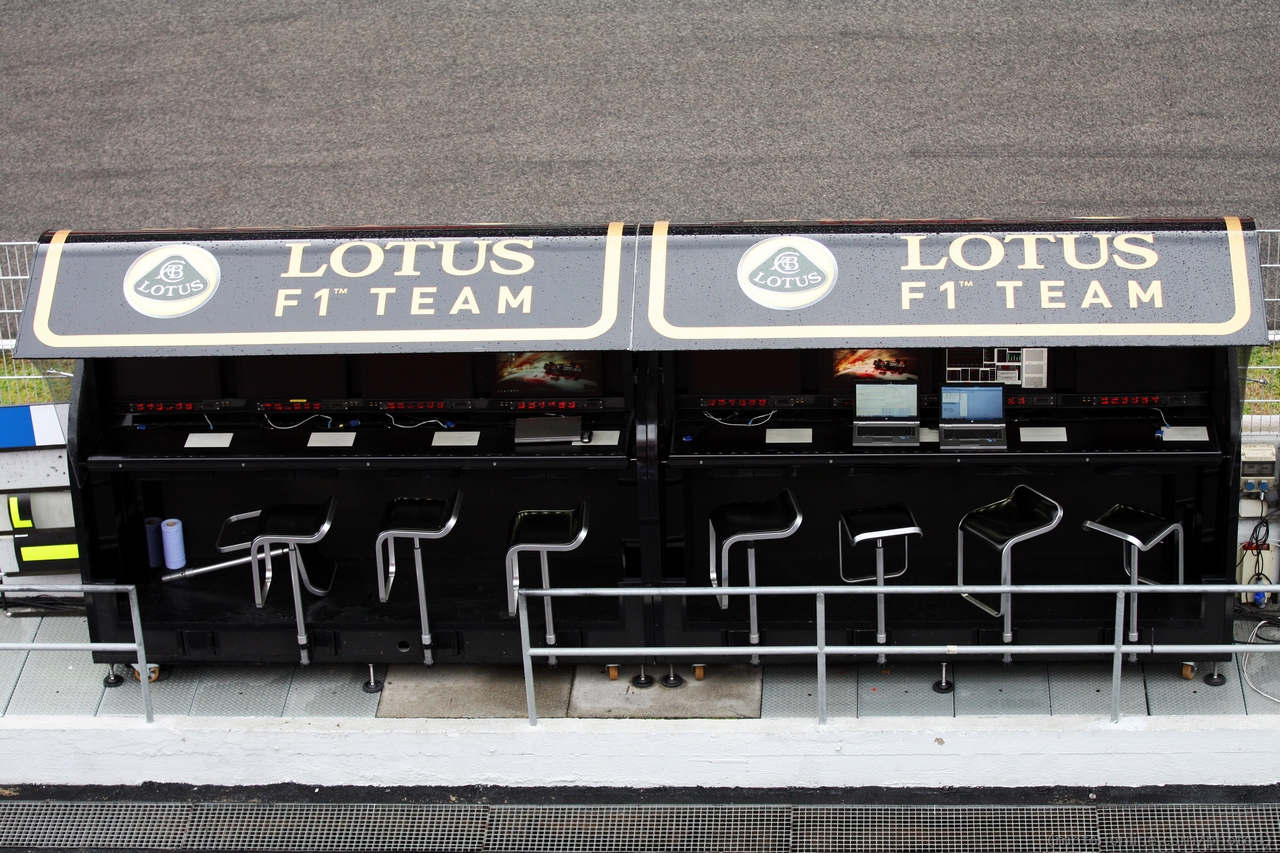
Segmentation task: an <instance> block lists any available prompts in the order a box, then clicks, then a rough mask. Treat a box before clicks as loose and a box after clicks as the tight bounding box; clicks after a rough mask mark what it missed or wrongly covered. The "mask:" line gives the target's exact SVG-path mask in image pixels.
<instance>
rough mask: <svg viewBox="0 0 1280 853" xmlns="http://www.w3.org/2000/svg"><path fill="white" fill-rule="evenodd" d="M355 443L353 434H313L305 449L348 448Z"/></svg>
mask: <svg viewBox="0 0 1280 853" xmlns="http://www.w3.org/2000/svg"><path fill="white" fill-rule="evenodd" d="M355 443H356V434H355V433H354V432H313V433H311V438H309V439H308V440H307V447H350V446H351V445H353V444H355Z"/></svg>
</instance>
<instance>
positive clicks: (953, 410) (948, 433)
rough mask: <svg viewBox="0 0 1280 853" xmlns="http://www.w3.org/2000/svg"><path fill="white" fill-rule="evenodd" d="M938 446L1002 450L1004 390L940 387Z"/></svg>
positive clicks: (1004, 440) (1005, 445) (996, 387)
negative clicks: (940, 404) (940, 413)
mask: <svg viewBox="0 0 1280 853" xmlns="http://www.w3.org/2000/svg"><path fill="white" fill-rule="evenodd" d="M941 402H942V417H941V419H940V420H939V422H938V444H939V446H940V447H941V448H942V449H943V450H1005V449H1006V448H1008V446H1009V444H1008V438H1007V435H1006V431H1005V424H1004V388H1003V386H1001V385H943V386H942V394H941Z"/></svg>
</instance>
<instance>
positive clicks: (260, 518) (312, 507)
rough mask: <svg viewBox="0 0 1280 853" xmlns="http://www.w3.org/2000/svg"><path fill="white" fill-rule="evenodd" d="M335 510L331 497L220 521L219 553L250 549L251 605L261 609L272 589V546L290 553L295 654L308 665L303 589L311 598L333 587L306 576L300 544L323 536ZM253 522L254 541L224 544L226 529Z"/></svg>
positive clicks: (234, 516)
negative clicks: (261, 566)
mask: <svg viewBox="0 0 1280 853" xmlns="http://www.w3.org/2000/svg"><path fill="white" fill-rule="evenodd" d="M337 507H338V499H337V498H336V497H331V498H329V499H328V500H327V501H324V502H322V503H318V504H272V505H270V506H266V507H263V508H262V509H260V510H255V511H253V512H244V513H240V514H238V515H233V516H231V517H230V518H228V519H227V520H226V521H224V522H222V529H221V530H220V531H219V533H218V541H217V545H216V547H217V549H218V550H219V551H220V552H222V553H224V554H225V553H230V552H232V551H242V550H245V549H248V550H249V565H250V567H251V569H252V571H253V597H254V604H256V605H257V606H258V607H262V606H263V603H264V602H265V601H266V598H267V593H268V592H269V591H270V590H271V579H272V565H271V558H272V557H273V556H279V555H280V552H279V550H278V547H277V550H275V552H274V553H273V549H272V546H284V547H285V549H286V550H287V552H288V554H289V575H290V577H291V579H292V580H293V611H294V619H295V621H296V623H297V626H298V651H299V657H300V660H301V662H302V663H304V664H307V663H310V662H311V657H310V652H309V650H308V639H307V624H306V619H305V618H304V614H303V610H302V588H303V587H304V586H305V587H306V589H307V591H308V592H310V593H312V594H313V595H319V596H325V595H328V593H329V588H330V587H332V585H333V583H332V579H331V580H330V584H329V587H325V588H323V589H321V588H319V587H317V586H316V585H315V584H314V583H312V581H311V578H310V576H309V575H308V574H307V566H306V563H305V562H304V561H303V559H302V553H301V552H300V551H299V550H298V546H299V545H313V544H315V543H316V542H319V541H320V540H321V539H323V538H324V537H325V534H326V533H328V532H329V528H330V527H331V526H332V525H333V514H334V511H335V510H336V509H337ZM250 519H254V527H253V538H252V540H251V541H249V542H236V543H232V544H223V541H222V540H223V537H224V536H225V535H226V533H227V530H228V528H232V527H235V526H236V525H237V524H239V523H240V522H243V521H248V520H250ZM259 561H261V562H262V563H263V564H264V566H265V570H264V572H263V575H262V577H261V578H260V577H259V576H258V563H259Z"/></svg>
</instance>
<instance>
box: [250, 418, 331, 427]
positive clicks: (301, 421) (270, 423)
mask: <svg viewBox="0 0 1280 853" xmlns="http://www.w3.org/2000/svg"><path fill="white" fill-rule="evenodd" d="M316 418H324V419H325V421H327V424H326V425H331V424H333V418H331V417H329V416H328V415H311V416H310V417H306V418H303V419H302V420H300V421H298V422H297V423H296V424H289V425H288V426H280V425H279V424H275V423H272V422H271V418H270V417H268V416H267V415H263V416H262V419H263V420H264V421H266V422H267V425H268V426H269V427H271V428H272V429H297V428H298V427H300V426H302V425H303V424H305V423H306V422H307V421H314V420H315V419H316Z"/></svg>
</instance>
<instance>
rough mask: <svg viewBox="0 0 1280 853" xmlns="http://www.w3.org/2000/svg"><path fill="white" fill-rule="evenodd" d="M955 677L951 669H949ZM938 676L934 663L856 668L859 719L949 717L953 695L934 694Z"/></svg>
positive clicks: (952, 709)
mask: <svg viewBox="0 0 1280 853" xmlns="http://www.w3.org/2000/svg"><path fill="white" fill-rule="evenodd" d="M950 671H951V674H950V675H949V677H950V678H955V668H954V667H951V668H950ZM941 675H942V667H941V666H935V665H934V664H924V663H906V664H889V665H881V664H876V663H864V664H861V665H860V666H859V667H858V716H859V717H952V716H955V712H956V711H955V708H956V706H955V698H954V697H955V695H956V694H955V693H954V692H951V693H935V692H934V691H933V682H935V681H937V680H938V679H939V678H940V677H941Z"/></svg>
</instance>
